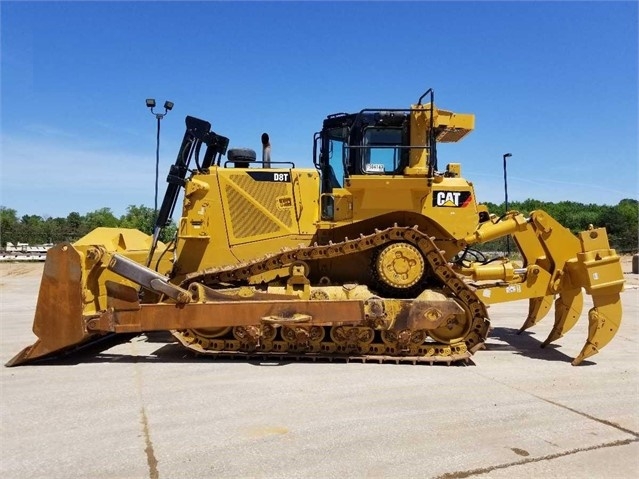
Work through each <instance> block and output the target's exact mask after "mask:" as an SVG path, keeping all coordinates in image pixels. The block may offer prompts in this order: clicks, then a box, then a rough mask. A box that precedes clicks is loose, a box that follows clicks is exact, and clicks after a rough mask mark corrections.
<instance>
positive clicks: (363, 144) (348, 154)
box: [314, 110, 410, 193]
mask: <svg viewBox="0 0 639 479" xmlns="http://www.w3.org/2000/svg"><path fill="white" fill-rule="evenodd" d="M409 112H410V110H391V111H388V110H386V111H382V110H362V111H361V112H359V113H355V114H346V113H337V114H335V115H330V116H328V117H327V118H326V120H324V125H323V128H322V131H321V132H320V133H318V134H316V136H315V148H314V150H315V152H316V151H317V146H318V144H319V147H320V149H319V161H318V159H317V157H316V155H314V158H315V166H316V167H317V168H318V169H319V170H320V172H321V173H322V192H323V193H330V192H331V191H332V190H333V188H341V187H343V180H344V178H348V177H349V176H353V175H398V174H402V172H403V170H404V168H405V167H406V166H407V165H408V148H407V147H405V146H404V145H408V144H409V124H410V115H409Z"/></svg>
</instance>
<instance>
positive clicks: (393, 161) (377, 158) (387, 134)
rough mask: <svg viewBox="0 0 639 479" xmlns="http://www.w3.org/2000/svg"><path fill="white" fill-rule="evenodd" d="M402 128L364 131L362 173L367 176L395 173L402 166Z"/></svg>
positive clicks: (369, 128) (368, 129)
mask: <svg viewBox="0 0 639 479" xmlns="http://www.w3.org/2000/svg"><path fill="white" fill-rule="evenodd" d="M401 144H402V129H401V128H375V127H368V128H366V129H364V135H363V140H362V146H364V148H363V149H362V171H363V172H364V173H366V174H372V175H375V174H385V173H395V172H396V171H397V170H398V169H399V166H400V161H401V148H398V146H399V145H401Z"/></svg>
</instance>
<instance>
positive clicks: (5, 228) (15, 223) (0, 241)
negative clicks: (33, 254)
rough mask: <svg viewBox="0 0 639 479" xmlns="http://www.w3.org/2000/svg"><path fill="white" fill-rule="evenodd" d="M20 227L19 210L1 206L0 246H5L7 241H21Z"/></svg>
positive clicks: (14, 242)
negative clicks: (19, 235)
mask: <svg viewBox="0 0 639 479" xmlns="http://www.w3.org/2000/svg"><path fill="white" fill-rule="evenodd" d="M18 228H19V220H18V212H17V211H16V210H14V209H11V208H5V207H4V206H0V248H4V247H5V246H6V245H7V242H9V243H13V244H16V243H17V242H18V241H19V237H18Z"/></svg>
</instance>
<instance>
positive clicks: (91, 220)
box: [0, 205, 176, 248]
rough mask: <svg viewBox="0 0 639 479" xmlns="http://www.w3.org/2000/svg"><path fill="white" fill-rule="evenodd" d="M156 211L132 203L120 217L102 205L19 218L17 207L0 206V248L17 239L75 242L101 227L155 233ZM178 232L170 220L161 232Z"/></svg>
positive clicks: (166, 238) (163, 236) (33, 242)
mask: <svg viewBox="0 0 639 479" xmlns="http://www.w3.org/2000/svg"><path fill="white" fill-rule="evenodd" d="M154 225H155V210H154V209H153V208H149V207H147V206H143V205H140V206H137V205H130V206H129V207H128V208H127V209H126V213H125V214H124V215H122V216H120V217H119V218H118V217H117V216H115V215H114V214H113V212H112V211H111V209H110V208H100V209H98V210H95V211H91V212H89V213H87V214H85V215H81V214H80V213H78V212H76V211H73V212H71V213H69V214H68V215H67V216H66V218H64V217H58V218H51V217H45V218H43V217H42V216H38V215H24V216H22V217H18V214H17V212H16V210H14V209H11V208H6V207H4V206H0V247H2V248H5V247H6V245H7V243H13V244H14V245H15V244H17V243H18V242H20V243H29V244H30V245H36V244H46V243H54V244H55V243H61V242H64V241H70V242H73V241H76V240H78V239H80V238H82V237H83V236H84V235H86V234H87V233H89V232H90V231H92V230H94V229H95V228H98V227H100V226H108V227H114V228H115V227H117V228H135V229H137V230H140V231H142V232H143V233H146V234H152V233H153V227H154ZM175 231H176V226H175V224H174V223H171V225H170V226H168V227H166V228H165V229H164V230H163V231H162V234H161V235H160V240H161V241H165V242H167V241H170V240H171V238H173V236H174V234H175Z"/></svg>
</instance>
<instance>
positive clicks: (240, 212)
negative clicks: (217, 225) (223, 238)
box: [225, 175, 293, 238]
mask: <svg viewBox="0 0 639 479" xmlns="http://www.w3.org/2000/svg"><path fill="white" fill-rule="evenodd" d="M229 179H230V180H231V181H233V182H234V183H235V184H237V185H238V186H239V188H241V189H242V190H243V191H240V190H238V189H237V188H236V187H234V186H232V185H230V184H227V185H226V190H225V191H226V195H227V198H228V202H229V213H230V216H231V228H232V231H233V236H235V237H236V238H246V237H249V236H257V235H263V234H269V233H276V232H278V231H280V230H281V229H282V228H281V226H280V225H279V224H278V223H276V222H275V221H274V220H273V218H271V217H270V216H269V215H267V214H265V213H263V212H262V211H260V210H259V209H258V208H257V207H255V206H254V205H253V204H252V203H251V202H250V201H249V200H248V199H247V197H251V198H253V199H254V200H255V201H257V202H258V203H259V204H260V205H262V206H264V207H265V208H266V209H267V210H268V211H269V213H270V215H273V216H274V217H275V218H277V219H278V220H279V221H281V222H282V223H283V224H285V225H286V226H287V227H289V228H290V227H292V226H293V218H292V210H291V209H278V208H277V206H276V205H277V197H278V196H288V195H289V194H290V193H289V192H288V191H287V184H288V183H286V184H285V183H272V182H262V181H255V180H253V179H252V178H251V177H249V176H246V175H231V176H230V177H229Z"/></svg>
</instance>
